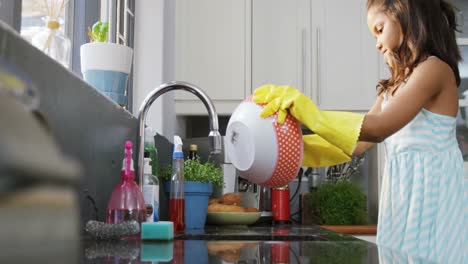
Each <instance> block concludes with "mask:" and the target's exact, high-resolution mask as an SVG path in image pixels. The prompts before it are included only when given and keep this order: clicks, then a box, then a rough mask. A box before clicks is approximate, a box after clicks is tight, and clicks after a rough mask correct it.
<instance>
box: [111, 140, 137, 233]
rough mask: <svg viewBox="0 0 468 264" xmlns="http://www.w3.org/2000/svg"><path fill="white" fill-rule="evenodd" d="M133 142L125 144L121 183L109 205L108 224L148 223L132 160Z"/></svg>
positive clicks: (113, 192)
mask: <svg viewBox="0 0 468 264" xmlns="http://www.w3.org/2000/svg"><path fill="white" fill-rule="evenodd" d="M132 147H133V145H132V142H131V141H127V142H125V157H124V160H123V164H122V171H121V172H120V179H121V181H120V183H119V184H118V185H117V186H116V187H115V188H114V190H113V191H112V194H111V198H110V200H109V204H108V205H107V219H106V221H107V223H110V224H118V223H121V222H125V221H132V220H135V221H137V222H138V223H142V222H145V221H146V206H145V200H144V199H143V194H142V193H141V190H140V187H138V185H137V184H136V183H135V181H134V179H135V170H134V168H133V160H132Z"/></svg>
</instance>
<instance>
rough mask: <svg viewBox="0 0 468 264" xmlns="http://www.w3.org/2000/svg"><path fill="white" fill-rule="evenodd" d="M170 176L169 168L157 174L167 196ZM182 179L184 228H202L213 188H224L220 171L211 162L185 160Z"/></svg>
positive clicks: (162, 169)
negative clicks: (183, 180)
mask: <svg viewBox="0 0 468 264" xmlns="http://www.w3.org/2000/svg"><path fill="white" fill-rule="evenodd" d="M171 174H172V168H171V166H167V167H163V168H161V170H160V173H159V177H160V180H161V181H163V182H165V183H164V189H165V192H166V194H167V195H169V192H170V181H171ZM184 179H185V182H184V194H185V225H186V228H203V227H204V226H205V221H206V213H207V210H208V200H209V197H210V195H211V194H212V192H213V186H218V187H221V188H222V187H224V180H223V173H222V170H221V168H219V167H217V166H216V165H215V164H214V163H212V162H206V163H201V162H200V160H199V159H198V158H196V159H194V160H186V161H185V162H184Z"/></svg>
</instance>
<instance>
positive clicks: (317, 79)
mask: <svg viewBox="0 0 468 264" xmlns="http://www.w3.org/2000/svg"><path fill="white" fill-rule="evenodd" d="M315 34H316V41H317V43H316V44H317V45H316V49H317V50H316V52H317V53H316V55H315V56H316V59H315V63H316V65H315V74H316V75H315V76H316V77H315V79H316V84H317V86H316V87H317V105H320V101H321V100H320V99H321V92H320V69H319V67H320V28H317V29H316V31H315Z"/></svg>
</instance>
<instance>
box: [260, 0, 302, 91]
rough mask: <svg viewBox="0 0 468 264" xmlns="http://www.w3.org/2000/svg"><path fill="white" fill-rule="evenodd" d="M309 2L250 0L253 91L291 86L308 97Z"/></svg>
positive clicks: (300, 0) (298, 0)
mask: <svg viewBox="0 0 468 264" xmlns="http://www.w3.org/2000/svg"><path fill="white" fill-rule="evenodd" d="M310 11H311V9H310V0H289V1H283V0H254V1H252V89H255V88H257V87H259V86H261V85H263V84H267V83H273V84H281V85H291V86H294V87H296V88H298V89H299V90H301V91H303V92H304V93H306V94H307V95H310V94H309V92H310V89H306V87H309V84H310V74H309V73H308V72H309V69H310V60H309V58H310V28H311V25H310Z"/></svg>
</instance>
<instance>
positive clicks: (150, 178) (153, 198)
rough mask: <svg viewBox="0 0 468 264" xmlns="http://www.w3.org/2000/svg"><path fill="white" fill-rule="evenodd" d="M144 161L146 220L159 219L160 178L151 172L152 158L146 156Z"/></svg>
mask: <svg viewBox="0 0 468 264" xmlns="http://www.w3.org/2000/svg"><path fill="white" fill-rule="evenodd" d="M146 153H147V152H145V158H144V161H143V164H144V165H143V197H144V198H145V203H146V217H147V219H146V221H147V222H157V221H159V213H158V211H159V180H158V178H157V177H155V176H154V175H153V174H152V173H151V165H150V162H151V159H150V158H149V157H147V156H146Z"/></svg>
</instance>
